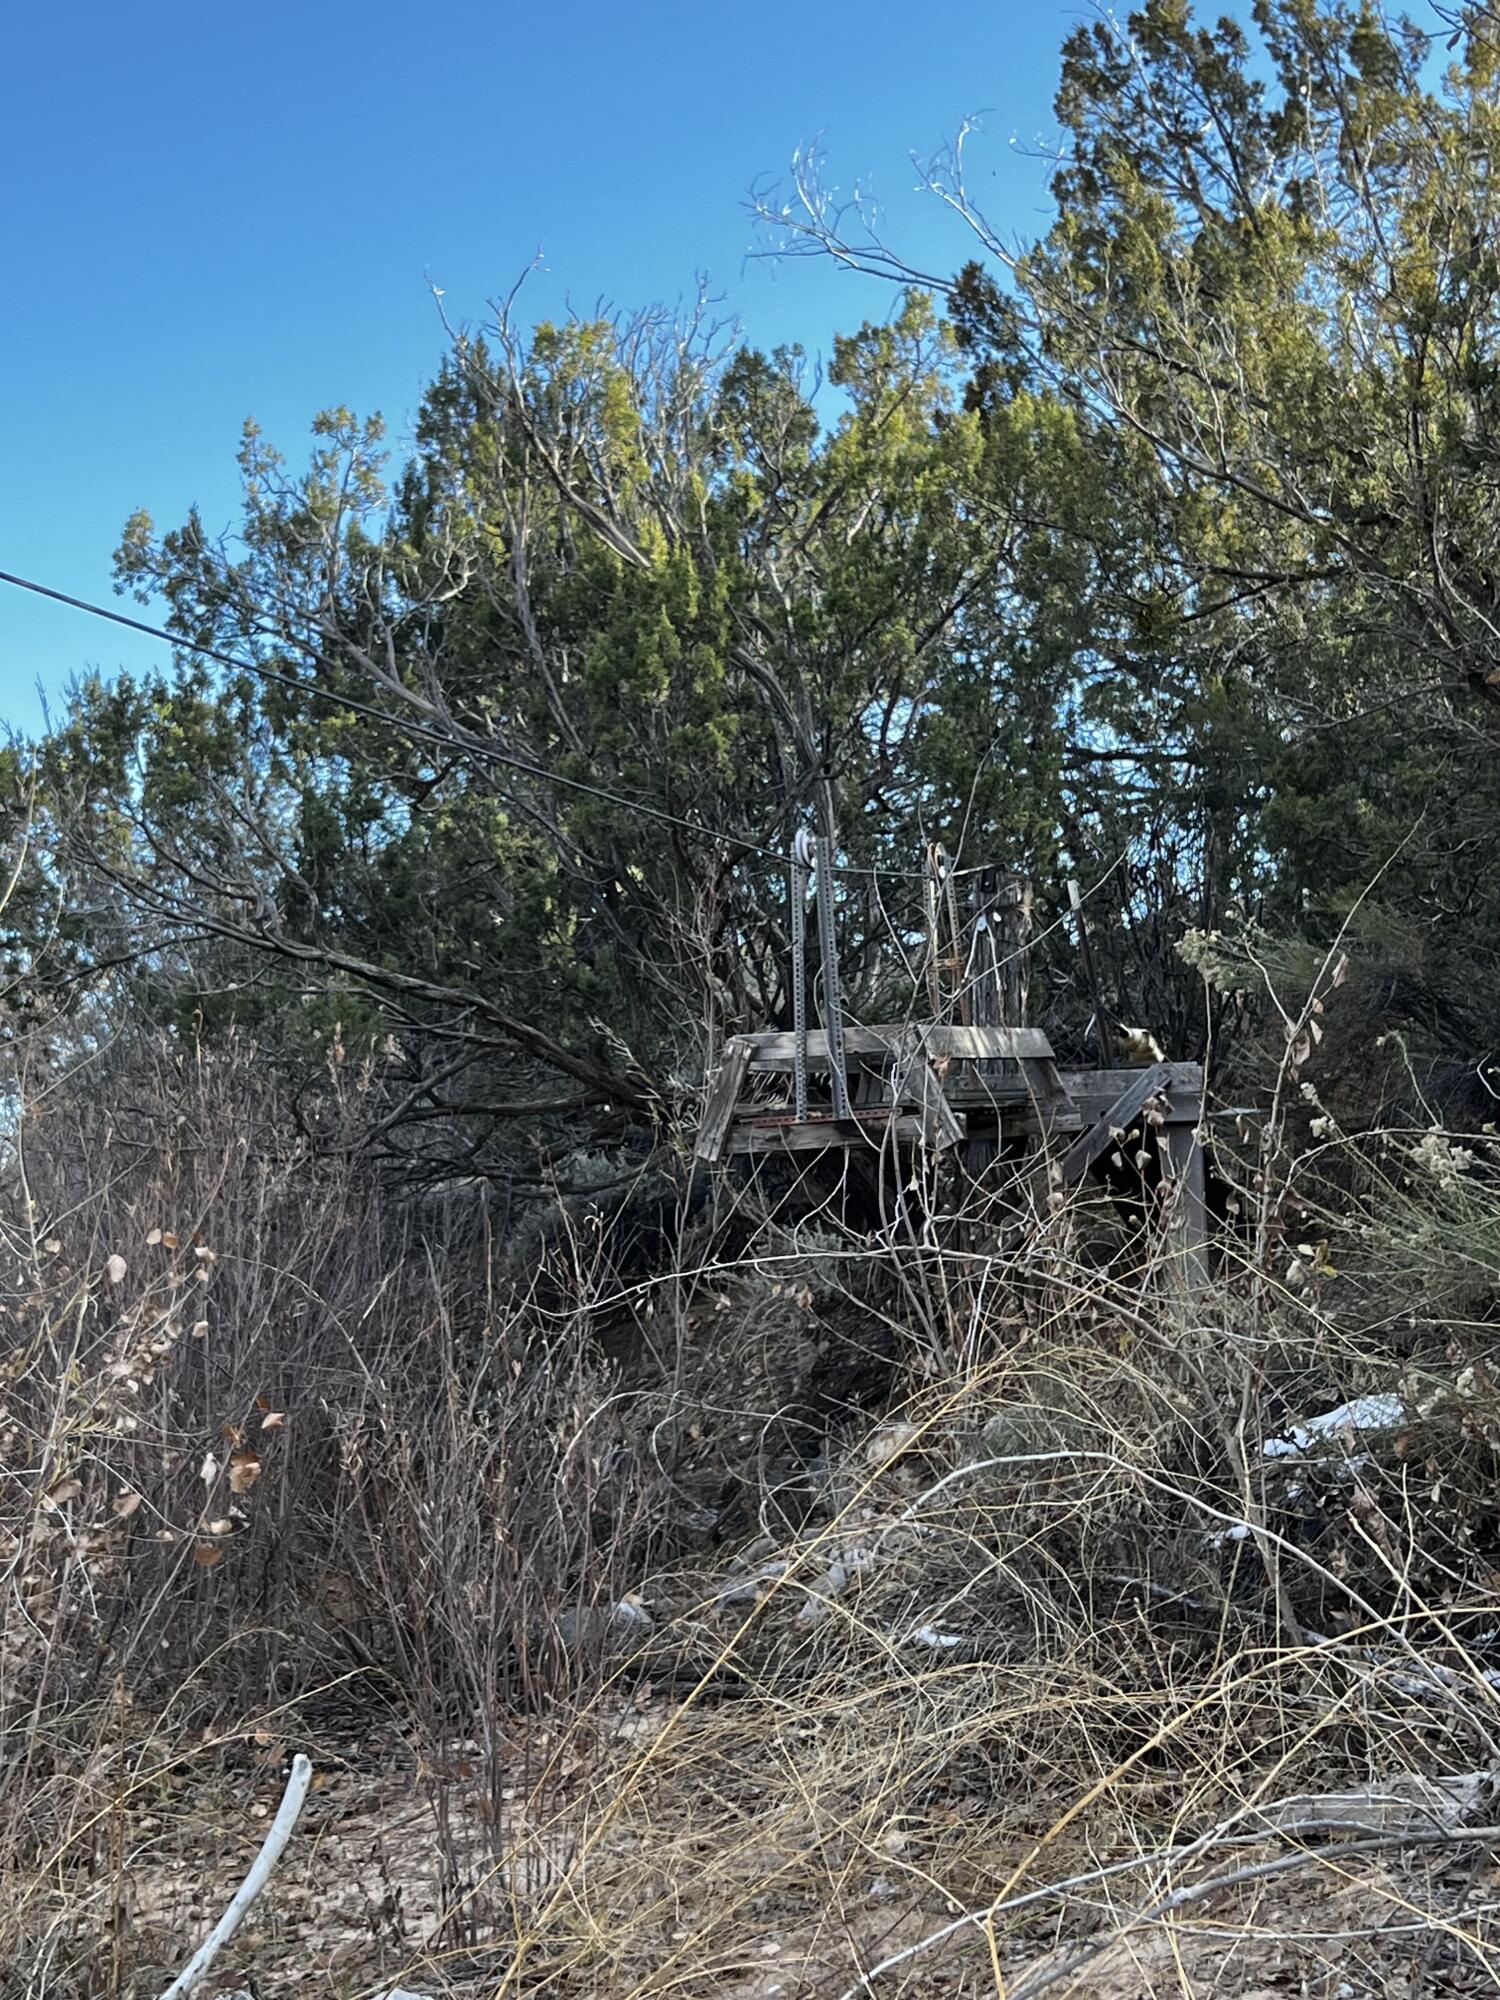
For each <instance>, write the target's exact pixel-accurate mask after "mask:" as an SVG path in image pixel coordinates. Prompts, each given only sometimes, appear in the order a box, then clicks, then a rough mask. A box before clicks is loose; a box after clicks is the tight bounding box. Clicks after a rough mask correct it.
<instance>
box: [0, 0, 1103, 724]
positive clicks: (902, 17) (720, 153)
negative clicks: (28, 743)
mask: <svg viewBox="0 0 1500 2000" xmlns="http://www.w3.org/2000/svg"><path fill="white" fill-rule="evenodd" d="M1083 12H1084V10H1083V9H1082V8H1081V7H1080V6H1078V5H1074V4H1069V5H1066V6H1064V5H1061V4H1058V0H1040V4H1033V5H1030V6H1024V7H1018V6H1014V5H1007V4H1006V0H951V4H949V5H946V6H944V7H942V8H940V9H938V10H937V11H935V12H934V11H933V10H931V9H929V8H924V7H922V6H919V5H912V4H910V0H804V5H803V6H802V7H801V8H796V9H794V8H771V9H742V8H728V7H725V6H722V5H715V4H713V0H697V4H688V0H645V4H644V5H638V6H635V7H633V8H631V7H620V6H607V5H604V4H602V0H573V4H571V5H561V4H555V0H554V4H551V5H546V4H537V0H530V4H527V5H524V6H523V5H518V4H514V0H491V4H482V0H448V4H446V5H443V6H429V7H417V6H412V5H409V4H407V5H401V6H397V5H394V4H392V0H364V3H363V4H361V5H359V6H355V5H353V4H351V0H304V4H302V5H298V6H292V5H289V4H287V0H261V4H257V5H254V6H250V5H246V4H244V0H228V4H224V5H218V6H204V5H202V4H201V0H200V4H195V5H193V6H191V7H189V6H187V5H184V4H182V0H157V4H154V5H152V6H150V7H146V8H138V9H129V8H119V7H105V6H103V5H102V4H100V0H84V4H83V5H82V6H73V7H66V6H58V5H48V4H42V5H37V6H28V7H25V8H22V9H19V10H17V11H16V12H15V13H14V14H13V16H12V17H11V19H10V21H9V23H8V27H7V33H6V60H5V65H4V75H3V78H0V215H3V223H4V246H5V262H6V271H5V296H4V302H3V309H0V569H8V570H17V571H20V572H23V573H25V574H28V575H32V576H35V577H37V578H39V579H40V580H42V581H44V582H48V583H51V584H53V585H55V586H56V587H58V588H60V589H63V590H67V591H71V592H73V593H75V594H77V595H79V596H83V597H90V598H94V599H101V600H104V601H106V602H109V603H111V604H113V603H115V602H116V600H115V599H114V597H113V596H112V594H111V586H110V557H111V553H112V551H113V548H114V546H115V543H116V540H117V539H118V535H119V531H120V528H121V525H122V524H123V522H124V520H125V517H126V515H127V514H128V513H129V512H130V511H131V509H132V508H134V507H137V506H146V507H149V508H150V509H151V511H152V512H153V514H154V515H155V516H156V518H157V520H158V522H159V523H162V524H175V523H176V522H178V521H180V520H181V518H182V517H183V515H184V514H185V513H186V511H187V509H188V507H189V506H191V505H193V504H194V503H196V504H198V505H199V506H200V507H201V508H202V509H203V512H204V515H205V517H206V520H207V522H208V524H209V525H210V527H214V528H218V527H227V526H228V525H230V523H231V522H232V520H233V518H234V513H235V502H236V482H235V468H234V452H235V447H236V443H237V440H238V436H239V429H240V425H241V423H242V422H243V420H244V419H245V418H246V417H247V416H254V417H255V418H256V419H257V420H258V421H259V422H260V424H261V425H262V427H263V429H264V430H265V432H266V433H267V435H268V437H270V438H271V439H272V440H273V441H274V442H276V443H278V444H280V445H281V446H282V448H283V449H284V450H286V451H287V453H288V455H289V456H290V457H292V458H293V460H294V461H295V460H297V459H300V457H301V455H302V453H303V450H304V444H305V440H306V437H307V423H308V420H309V418H310V417H311V416H312V414H313V413H314V412H315V411H316V410H317V409H319V408H321V407H323V406H326V405H328V404H331V403H340V402H341V403H347V404H349V405H351V406H353V407H354V408H355V409H357V410H359V411H361V412H364V411H368V410H371V409H379V410H381V411H383V412H384V414H385V415H386V417H387V419H388V421H389V422H390V425H391V428H392V432H393V437H394V440H395V442H396V445H397V447H398V449H399V447H400V443H401V440H402V438H403V435H404V434H405V432H406V431H407V429H408V427H409V425H410V422H411V419H412V416H413V414H414V412H415V409H416V405H417V400H418V397H419V394H420V391H421V387H422V384H423V383H424V381H425V380H426V379H427V378H428V377H429V376H430V375H431V373H432V371H433V369H434V367H435V365H436V362H437V360H438V357H439V354H440V352H441V348H442V334H441V331H440V328H439V327H438V324H437V321H436V317H435V311H434V307H433V304H432V301H431V299H430V297H429V295H428V291H427V286H426V280H427V278H428V277H429V276H430V278H431V280H432V281H433V283H435V284H438V285H441V286H442V287H443V288H444V291H445V294H446V297H445V306H446V307H447V308H448V309H449V310H450V312H451V313H452V314H453V315H454V316H455V317H457V318H459V319H467V320H470V321H473V320H475V319H478V318H480V317H482V315H483V312H484V307H485V301H486V300H487V299H488V298H491V297H494V296H496V295H498V294H499V293H501V292H503V291H504V290H506V289H507V288H508V287H509V285H510V283H511V282H512V280H513V279H514V278H515V277H516V275H517V274H518V272H519V271H520V270H521V269H522V268H523V267H524V266H525V264H526V263H527V262H528V261H529V260H530V258H531V257H532V255H533V254H534V253H535V252H536V250H537V249H538V248H539V247H540V248H541V249H542V251H543V252H544V253H545V263H546V267H547V269H546V274H545V275H544V276H542V277H541V278H539V279H538V280H535V281H533V283H532V284H531V285H530V286H529V287H528V292H527V296H528V298H529V300H530V310H531V312H532V313H533V314H534V315H536V314H540V313H543V312H549V313H556V312H560V311H562V310H564V309H565V308H566V306H567V304H568V303H569V302H570V301H571V302H572V303H573V304H576V305H578V306H580V307H585V308H586V307H591V306H592V305H593V304H594V303H595V302H596V301H598V300H601V299H603V300H606V301H611V302H613V303H615V304H618V305H633V304H642V303H646V302H649V301H652V300H656V299H661V298H667V299H675V298H678V297H680V296H682V295H683V294H685V293H688V292H690V291H691V289H692V286H693V280H694V274H695V272H697V271H700V270H701V271H704V272H706V273H707V274H708V276H709V278H710V280H711V282H712V284H713V286H714V287H715V289H716V290H719V291H721V292H722V293H723V294H724V295H725V298H726V303H727V305H728V307H730V308H731V309H733V310H734V311H735V312H736V313H737V314H739V315H740V316H741V318H742V319H743V321H744V325H745V331H746V334H747V337H749V338H750V339H752V340H754V341H756V342H757V343H760V344H764V345H771V344H774V343H775V342H776V341H778V340H784V339H789V338H790V339H800V340H802V341H803V342H804V344H805V345H807V346H808V347H809V348H810V349H812V350H814V351H823V350H826V348H827V345H828V342H829V339H830V336H831V334H832V333H833V331H834V330H835V329H841V328H844V327H847V326H850V325H853V324H856V323H857V322H858V321H859V320H860V319H861V318H864V317H867V316H871V315H878V314H880V313H883V312H884V311H886V310H888V307H889V303H890V301H889V296H888V294H887V293H886V291H884V290H883V289H882V288H881V287H880V286H879V285H877V284H874V283H872V282H870V281H867V280H861V279H858V278H855V277H852V276H850V275H849V274H846V273H840V272H838V271H837V270H835V269H834V268H832V267H831V266H824V265H820V264H814V263H807V262H795V263H791V264H783V265H780V266H777V267H772V266H770V265H767V264H765V263H761V262H754V261H752V262H749V263H747V262H746V252H747V250H748V249H749V248H750V247H751V243H752V229H751V225H750V223H749V221H748V219H747V217H746V215H745V212H744V207H743V203H744V196H745V192H746V189H747V187H748V186H749V184H750V183H751V182H752V181H754V180H756V179H757V178H758V177H762V176H766V175H774V174H776V173H778V172H779V171H781V169H782V168H783V167H784V165H785V163H786V161H787V160H788V158H789V156H790V154H791V152H792V149H793V148H794V147H795V146H797V145H798V144H799V143H801V142H804V141H806V140H808V139H809V138H812V137H814V136H816V135H818V134H821V135H822V137H823V142H824V145H825V147H826V149H827V152H828V155H829V158H830V161H831V167H832V171H833V177H834V178H836V179H837V180H838V181H839V182H840V183H841V184H843V185H846V186H847V185H849V184H850V183H852V182H854V181H855V180H856V179H857V180H859V181H861V182H862V183H865V184H868V185H870V186H872V187H873V188H874V190H875V191H876V193H877V195H878V196H879V198H880V200H881V202H882V204H883V206H884V207H885V208H886V210H887V212H888V215H889V218H890V225H891V233H892V234H893V235H894V236H895V238H896V239H897V240H898V241H899V242H900V243H901V245H902V246H903V248H905V249H907V250H908V251H909V252H910V254H911V255H912V256H913V258H914V259H916V260H917V261H929V262H932V263H935V264H936V265H937V266H938V267H940V268H944V269H948V268H952V267H953V266H954V264H955V263H956V262H957V260H958V259H959V257H960V256H961V255H962V254H963V238H962V236H961V235H960V234H958V233H956V232H955V229H954V227H953V225H952V224H951V222H950V221H947V220H946V219H945V217H944V216H943V213H942V211H941V210H939V209H938V207H937V206H936V204H934V203H932V202H931V201H929V200H925V199H922V198H919V197H917V196H915V195H914V193H913V183H914V176H913V173H912V169H911V167H910V164H909V155H910V153H911V152H912V151H913V150H916V151H919V152H923V153H927V152H930V151H932V150H934V149H936V148H937V147H938V146H939V145H940V144H941V143H942V142H943V141H944V139H945V138H947V137H948V136H949V135H950V134H951V133H952V131H953V130H954V129H955V127H956V126H957V124H958V122H959V121H960V119H961V118H963V117H964V116H965V115H966V114H970V113H975V112H983V113H984V114H985V118H984V127H985V138H984V141H983V143H982V147H981V149H980V150H978V151H976V152H975V153H974V154H973V155H972V160H971V164H972V165H973V167H974V169H975V176H974V177H975V180H976V183H977V184H978V185H979V187H980V188H981V191H982V192H983V194H984V198H985V200H986V202H987V204H988V206H989V207H990V209H991V212H992V213H993V214H994V215H995V216H996V217H998V218H999V219H1000V220H1002V221H1003V222H1004V223H1005V224H1006V225H1007V226H1008V227H1009V228H1012V229H1014V230H1016V231H1018V232H1021V233H1026V232H1028V231H1030V230H1031V229H1033V228H1034V227H1035V226H1036V225H1037V224H1038V223H1040V222H1041V221H1042V220H1043V219H1044V217H1045V212H1046V205H1045V172H1044V169H1043V168H1042V167H1041V166H1040V165H1039V164H1038V163H1037V161H1036V160H1035V159H1034V158H1030V157H1027V156H1026V155H1025V154H1023V153H1022V152H1020V151H1018V150H1016V149H1015V148H1013V147H1012V146H1011V144H1010V141H1011V140H1012V138H1015V139H1017V140H1018V141H1019V142H1020V144H1021V145H1022V146H1027V147H1029V146H1030V145H1032V144H1033V142H1035V141H1036V140H1037V139H1038V138H1043V139H1044V138H1045V137H1046V136H1047V135H1048V134H1049V133H1050V130H1051V104H1052V96H1053V91H1054V89H1055V85H1056V77H1057V56H1058V49H1059V46H1060V43H1061V40H1062V37H1063V35H1064V34H1065V33H1066V32H1067V31H1068V29H1069V28H1071V27H1072V26H1073V25H1075V24H1076V22H1077V21H1078V20H1079V19H1080V18H1081V17H1082V14H1083ZM121 608H124V609H130V608H132V607H130V606H129V605H128V604H127V605H122V606H121ZM162 650H163V649H161V648H160V647H159V646H156V645H154V644H153V643H152V642H149V641H146V640H137V639H135V638H133V637H132V636H131V635H128V634H123V633H120V634H117V633H114V632H112V631H111V630H110V629H109V628H107V627H105V626H103V625H101V624H99V623H98V622H97V621H90V620H88V619H85V618H83V617H81V616H80V615H79V614H77V613H74V612H70V611H65V610H62V609H61V608H55V607H50V606H46V605H43V604H40V603H38V602H36V601H35V600H31V599H27V598H23V597H21V596H20V595H19V594H18V593H17V592H15V591H13V590H10V589H6V588H0V718H3V719H5V720H6V721H8V722H10V723H13V724H15V725H18V726H20V727H22V728H25V729H32V728H35V727H36V726H37V724H38V721H39V717H40V709H39V706H38V701H37V696H36V691H35V690H36V686H37V683H38V682H40V683H42V684H43V685H44V686H45V687H46V688H48V689H49V690H51V691H53V693H54V695H55V694H56V693H57V692H58V691H60V690H61V689H63V688H64V687H65V686H66V685H67V683H68V681H69V680H70V679H71V678H72V677H73V676H74V675H75V674H77V673H78V672H79V671H81V670H85V669H92V668H98V669H100V670H102V671H104V672H106V673H110V672H113V671H115V670H116V669H118V668H119V667H121V666H133V667H141V666H144V665H146V664H148V663H150V662H151V661H153V660H156V659H158V658H160V657H161V654H162Z"/></svg>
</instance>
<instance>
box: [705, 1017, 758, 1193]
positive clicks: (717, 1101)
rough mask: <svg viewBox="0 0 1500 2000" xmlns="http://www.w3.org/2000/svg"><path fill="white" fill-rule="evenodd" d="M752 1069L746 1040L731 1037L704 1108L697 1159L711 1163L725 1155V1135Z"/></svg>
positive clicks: (725, 1045) (725, 1046) (725, 1047)
mask: <svg viewBox="0 0 1500 2000" xmlns="http://www.w3.org/2000/svg"><path fill="white" fill-rule="evenodd" d="M749 1067H750V1051H749V1049H748V1048H747V1047H746V1045H745V1042H744V1040H743V1039H742V1038H741V1037H739V1036H734V1037H732V1038H731V1039H730V1040H729V1041H727V1042H726V1043H725V1044H724V1056H723V1060H722V1061H721V1062H720V1064H719V1073H718V1075H717V1076H716V1077H715V1078H714V1080H713V1083H712V1085H711V1086H710V1088H709V1093H708V1102H707V1103H706V1104H705V1105H704V1107H703V1121H702V1123H701V1124H700V1125H699V1127H698V1137H697V1139H696V1140H695V1141H694V1144H693V1152H694V1154H695V1155H696V1156H697V1158H698V1159H700V1160H707V1161H709V1162H710V1164H712V1162H713V1161H715V1160H717V1159H719V1158H720V1157H721V1156H722V1155H723V1151H724V1135H725V1133H726V1132H727V1131H728V1130H729V1125H730V1121H731V1119H732V1118H733V1117H734V1107H735V1105H736V1104H737V1103H738V1102H739V1095H740V1090H741V1088H742V1086H743V1084H744V1081H745V1073H746V1071H747V1070H748V1069H749Z"/></svg>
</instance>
